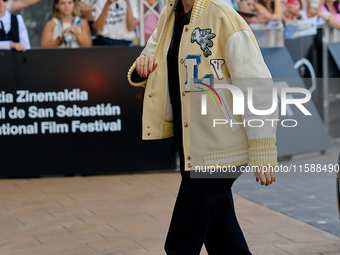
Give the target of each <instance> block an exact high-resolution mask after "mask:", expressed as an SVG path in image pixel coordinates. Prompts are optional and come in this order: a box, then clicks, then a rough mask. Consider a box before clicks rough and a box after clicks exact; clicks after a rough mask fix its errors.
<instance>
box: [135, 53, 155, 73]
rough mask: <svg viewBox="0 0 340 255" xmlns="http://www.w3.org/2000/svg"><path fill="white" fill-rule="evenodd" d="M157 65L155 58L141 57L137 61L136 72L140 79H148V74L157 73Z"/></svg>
mask: <svg viewBox="0 0 340 255" xmlns="http://www.w3.org/2000/svg"><path fill="white" fill-rule="evenodd" d="M156 68H157V63H156V62H155V58H154V57H153V56H141V57H138V58H137V59H136V71H137V73H138V74H139V76H140V77H142V78H146V77H147V75H148V74H150V73H152V72H153V71H155V69H156Z"/></svg>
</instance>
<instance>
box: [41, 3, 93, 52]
mask: <svg viewBox="0 0 340 255" xmlns="http://www.w3.org/2000/svg"><path fill="white" fill-rule="evenodd" d="M90 46H92V40H91V31H90V27H89V25H88V23H87V22H86V21H85V20H82V19H80V18H79V17H78V16H77V13H76V5H75V2H74V0H54V3H53V19H52V20H50V21H48V22H47V23H46V25H45V27H44V30H43V33H42V37H41V47H43V48H52V47H60V48H78V47H90Z"/></svg>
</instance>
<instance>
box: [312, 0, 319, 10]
mask: <svg viewBox="0 0 340 255" xmlns="http://www.w3.org/2000/svg"><path fill="white" fill-rule="evenodd" d="M311 7H312V9H314V10H318V9H319V1H318V0H312V1H311Z"/></svg>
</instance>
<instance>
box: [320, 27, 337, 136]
mask: <svg viewBox="0 0 340 255" xmlns="http://www.w3.org/2000/svg"><path fill="white" fill-rule="evenodd" d="M337 42H340V30H339V29H335V28H332V27H330V26H328V25H324V26H323V27H322V73H323V77H322V79H323V82H322V83H323V87H322V88H323V115H324V123H325V126H326V129H327V130H329V125H330V106H329V102H330V98H335V99H336V98H338V97H340V94H335V95H331V94H330V82H329V78H330V73H329V61H330V59H329V52H328V51H329V50H328V45H329V44H330V43H337Z"/></svg>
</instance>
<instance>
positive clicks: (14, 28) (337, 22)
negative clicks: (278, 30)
mask: <svg viewBox="0 0 340 255" xmlns="http://www.w3.org/2000/svg"><path fill="white" fill-rule="evenodd" d="M40 1H41V0H16V1H12V2H11V1H9V2H8V0H0V49H8V50H11V49H12V50H17V51H25V50H28V49H30V47H31V46H30V42H29V36H28V32H27V28H26V25H25V23H24V20H23V17H22V16H21V15H20V14H16V13H18V12H19V11H21V10H22V9H25V8H28V7H30V6H32V5H35V4H37V3H38V2H40ZM226 1H227V2H228V3H229V4H230V5H232V6H233V7H234V8H235V9H236V10H237V11H238V12H239V14H240V15H241V16H242V17H243V18H244V19H245V21H246V22H247V23H248V24H253V23H258V24H259V23H260V24H261V23H262V24H267V25H277V24H281V23H283V24H288V23H290V22H295V21H299V20H304V19H308V18H313V17H318V18H319V19H321V20H324V22H326V23H329V24H330V26H332V27H334V28H338V29H340V0H226ZM321 1H322V2H321ZM154 3H155V0H147V4H148V5H149V6H152V5H153V4H154ZM51 8H52V16H53V18H52V19H51V20H50V21H48V22H47V23H46V25H45V27H44V29H43V32H42V37H41V47H43V48H53V47H60V48H78V47H90V46H92V45H94V46H104V45H132V44H133V41H134V39H135V38H136V27H137V25H138V23H139V11H138V0H54V2H53V6H51ZM144 11H145V10H144ZM157 19H158V18H157V16H156V15H155V14H154V13H153V12H152V11H151V12H150V11H149V12H148V14H147V16H146V17H145V19H144V24H145V29H144V30H145V38H146V41H147V39H148V38H149V37H150V35H151V33H152V31H153V30H154V29H155V28H156V25H157Z"/></svg>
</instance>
